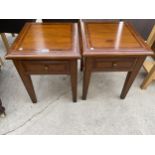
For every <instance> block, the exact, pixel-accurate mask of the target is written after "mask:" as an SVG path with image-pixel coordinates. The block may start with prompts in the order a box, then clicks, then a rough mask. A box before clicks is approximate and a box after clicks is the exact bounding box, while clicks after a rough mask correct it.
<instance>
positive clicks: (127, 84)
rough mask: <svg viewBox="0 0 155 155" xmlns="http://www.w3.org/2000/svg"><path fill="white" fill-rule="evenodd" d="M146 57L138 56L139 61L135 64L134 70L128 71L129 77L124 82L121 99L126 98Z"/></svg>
mask: <svg viewBox="0 0 155 155" xmlns="http://www.w3.org/2000/svg"><path fill="white" fill-rule="evenodd" d="M145 58H146V57H141V58H138V59H137V62H136V64H135V68H134V70H133V71H130V72H128V74H127V77H126V80H125V83H124V86H123V89H122V92H121V95H120V98H121V99H124V98H125V97H126V95H127V93H128V91H129V89H130V87H131V85H132V83H133V82H134V80H135V78H136V76H137V74H138V72H139V70H140V68H141V66H142V64H143V62H144V60H145Z"/></svg>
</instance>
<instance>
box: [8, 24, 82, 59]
mask: <svg viewBox="0 0 155 155" xmlns="http://www.w3.org/2000/svg"><path fill="white" fill-rule="evenodd" d="M79 57H80V52H79V44H78V26H77V24H76V23H27V24H26V25H25V26H24V28H23V29H22V31H21V32H20V34H19V35H18V36H17V38H16V40H15V41H14V43H13V45H12V46H11V48H10V51H9V53H8V54H7V56H6V58H8V59H56V58H58V59H65V58H79Z"/></svg>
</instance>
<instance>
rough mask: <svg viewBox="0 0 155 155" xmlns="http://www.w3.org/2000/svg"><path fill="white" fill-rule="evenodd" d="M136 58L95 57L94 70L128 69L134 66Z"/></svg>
mask: <svg viewBox="0 0 155 155" xmlns="http://www.w3.org/2000/svg"><path fill="white" fill-rule="evenodd" d="M135 61H136V58H95V59H94V60H93V69H94V70H101V71H102V70H107V71H108V70H109V71H115V70H116V71H130V70H132V69H133V68H134V64H135Z"/></svg>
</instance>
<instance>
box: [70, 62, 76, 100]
mask: <svg viewBox="0 0 155 155" xmlns="http://www.w3.org/2000/svg"><path fill="white" fill-rule="evenodd" d="M70 66H71V69H70V76H71V87H72V96H73V102H76V101H77V60H74V61H71V63H70Z"/></svg>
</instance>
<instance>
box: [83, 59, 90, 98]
mask: <svg viewBox="0 0 155 155" xmlns="http://www.w3.org/2000/svg"><path fill="white" fill-rule="evenodd" d="M91 65H92V63H91V59H90V58H86V59H85V60H84V68H83V69H84V73H83V76H84V77H83V93H82V99H83V100H86V98H87V93H88V87H89V83H90V77H91Z"/></svg>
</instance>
